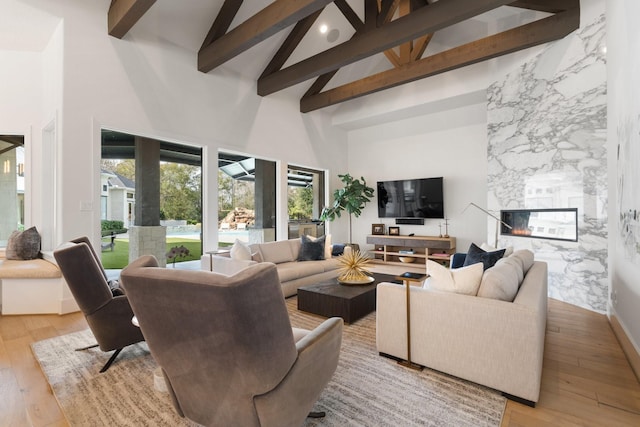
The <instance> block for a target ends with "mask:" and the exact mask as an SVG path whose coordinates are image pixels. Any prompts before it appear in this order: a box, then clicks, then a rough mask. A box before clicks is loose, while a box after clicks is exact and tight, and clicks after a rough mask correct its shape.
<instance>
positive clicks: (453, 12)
mask: <svg viewBox="0 0 640 427" xmlns="http://www.w3.org/2000/svg"><path fill="white" fill-rule="evenodd" d="M508 3H510V0H447V1H438V2H436V3H433V4H431V5H429V6H428V7H423V8H420V9H418V10H416V11H415V12H412V13H411V14H409V15H407V16H402V17H400V18H398V19H396V20H393V21H391V22H389V23H387V24H385V25H383V26H382V27H380V28H376V29H375V30H372V31H367V32H366V33H363V34H362V35H359V36H358V37H354V38H352V39H350V40H348V41H346V42H344V43H342V44H340V45H339V46H336V47H334V48H331V49H328V50H326V51H324V52H321V53H319V54H317V55H314V56H312V57H310V58H308V59H305V60H303V61H300V62H298V63H297V64H294V65H291V66H289V67H287V68H283V69H282V70H279V71H277V72H275V73H273V74H270V75H268V76H265V77H263V78H260V79H258V95H261V96H265V95H269V94H272V93H275V92H278V91H279V90H282V89H286V88H288V87H291V86H294V85H296V84H298V83H300V82H303V81H306V80H308V79H311V78H314V77H317V76H320V75H322V74H324V73H327V72H329V71H333V70H336V69H338V68H341V67H343V66H345V65H349V64H352V63H354V62H357V61H359V60H361V59H364V58H367V57H369V56H372V55H375V54H376V53H380V52H384V51H385V50H386V49H391V48H393V47H395V46H398V45H400V44H402V43H404V42H407V41H410V40H414V39H417V38H419V37H421V36H423V35H425V34H429V33H433V32H436V31H437V30H440V29H442V28H446V27H449V26H451V25H453V24H456V23H458V22H461V21H464V20H466V19H469V18H472V17H474V16H477V15H480V14H481V13H484V12H487V11H489V10H492V9H495V8H497V7H500V6H502V5H505V4H508ZM220 40H222V39H220ZM212 46H213V45H212Z"/></svg>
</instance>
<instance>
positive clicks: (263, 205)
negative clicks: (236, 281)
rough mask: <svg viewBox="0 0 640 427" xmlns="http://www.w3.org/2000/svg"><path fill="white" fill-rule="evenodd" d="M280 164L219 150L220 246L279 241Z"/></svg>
mask: <svg viewBox="0 0 640 427" xmlns="http://www.w3.org/2000/svg"><path fill="white" fill-rule="evenodd" d="M275 218H276V163H275V162H272V161H269V160H264V159H260V158H256V157H251V156H246V155H241V154H233V153H224V152H220V153H218V230H219V233H218V246H230V245H231V244H233V242H235V239H240V240H243V241H251V242H271V241H274V240H276V222H275Z"/></svg>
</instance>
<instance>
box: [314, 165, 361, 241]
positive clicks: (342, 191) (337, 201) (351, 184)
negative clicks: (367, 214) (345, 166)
mask: <svg viewBox="0 0 640 427" xmlns="http://www.w3.org/2000/svg"><path fill="white" fill-rule="evenodd" d="M338 177H339V178H340V180H341V181H342V182H343V183H344V187H343V188H339V189H337V190H335V191H334V192H333V199H334V201H333V206H331V207H330V208H327V207H325V208H324V209H322V213H321V215H320V219H321V220H322V221H333V220H334V219H336V217H338V218H340V215H341V214H342V211H347V212H348V213H349V244H353V236H352V233H351V216H355V217H356V218H357V217H359V216H360V214H361V213H362V209H364V207H365V205H366V204H367V203H369V202H370V201H371V198H372V197H373V188H371V187H368V186H367V182H366V181H365V180H364V178H363V177H360V179H354V178H353V177H351V175H349V174H348V173H347V174H344V175H338Z"/></svg>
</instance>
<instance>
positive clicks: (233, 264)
mask: <svg viewBox="0 0 640 427" xmlns="http://www.w3.org/2000/svg"><path fill="white" fill-rule="evenodd" d="M300 246H301V240H300V239H290V240H281V241H277V242H267V243H255V244H251V245H249V248H250V249H251V259H250V260H244V259H232V257H231V255H230V254H224V255H214V256H212V257H209V255H203V256H202V259H201V266H202V269H205V270H208V269H209V268H210V264H209V262H210V259H212V260H213V271H215V272H218V273H222V274H226V275H232V274H235V273H237V272H238V271H240V270H242V269H244V268H246V267H247V266H249V265H252V264H256V263H258V262H271V263H274V264H275V265H276V268H277V270H278V277H279V278H280V284H281V285H282V293H283V294H284V296H285V297H289V296H292V295H296V294H297V293H298V288H299V287H300V286H306V285H312V284H314V283H318V282H321V281H324V280H329V279H333V278H335V277H338V268H339V264H338V260H337V257H331V258H326V259H323V260H317V261H297V259H298V253H299V252H300ZM346 250H349V249H348V248H346Z"/></svg>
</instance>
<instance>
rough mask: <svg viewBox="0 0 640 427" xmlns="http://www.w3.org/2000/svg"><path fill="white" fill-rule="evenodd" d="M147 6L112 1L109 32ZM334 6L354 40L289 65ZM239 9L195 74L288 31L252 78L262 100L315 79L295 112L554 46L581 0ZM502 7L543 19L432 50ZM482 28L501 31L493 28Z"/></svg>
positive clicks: (395, 1)
mask: <svg viewBox="0 0 640 427" xmlns="http://www.w3.org/2000/svg"><path fill="white" fill-rule="evenodd" d="M154 1H155V0H112V3H111V8H110V10H109V33H110V34H112V35H114V36H118V35H119V37H122V36H124V34H126V32H127V31H128V30H129V29H130V28H131V27H132V26H133V25H134V24H135V22H136V21H138V20H139V19H140V17H141V16H142V15H143V14H144V13H145V12H146V11H147V10H148V9H149V8H150V7H151V5H153V3H154ZM360 1H361V2H363V3H361V4H362V6H363V7H362V9H361V10H360V14H358V13H357V12H356V11H354V9H353V8H352V6H353V5H354V4H356V2H360ZM331 3H333V4H334V5H332V6H331V7H334V6H335V8H337V10H338V11H339V12H338V13H339V14H341V15H342V16H343V17H344V20H345V22H346V23H347V25H350V26H351V27H353V30H355V34H353V36H352V37H351V38H350V39H347V40H346V41H343V42H342V43H340V44H338V45H337V46H334V47H331V48H329V49H326V50H324V51H321V52H319V53H317V52H312V53H311V54H310V55H308V57H307V58H305V59H302V60H299V61H297V62H293V63H291V64H288V61H289V62H292V61H291V57H292V55H293V54H294V52H296V49H299V48H300V45H301V42H302V41H303V39H304V38H305V36H306V35H307V34H308V33H309V31H310V30H311V28H312V27H313V26H314V24H315V23H316V21H317V20H318V18H319V17H320V16H321V14H322V13H323V10H324V9H325V7H327V6H328V5H329V4H331ZM242 5H243V0H224V3H223V4H222V6H221V8H220V9H219V12H218V14H217V17H216V18H215V19H214V21H213V23H212V24H211V26H210V30H209V31H208V34H206V36H204V37H203V42H202V46H201V48H200V50H199V52H198V70H200V71H202V72H205V73H207V72H210V71H212V70H214V69H216V68H217V67H219V66H220V65H222V64H225V63H227V62H228V61H230V60H231V59H233V58H235V57H237V56H239V55H241V54H242V53H243V52H246V51H247V50H248V49H250V48H252V47H254V46H256V45H258V44H259V43H261V42H263V41H264V40H266V39H268V38H270V37H272V36H273V35H275V34H276V33H278V32H280V31H282V30H283V29H285V28H291V29H290V30H289V33H288V36H287V37H286V38H285V39H284V41H283V42H282V44H281V45H280V48H279V49H277V52H276V53H275V55H274V56H273V57H272V59H271V61H270V62H269V63H268V64H267V65H266V67H265V68H264V70H263V72H262V74H261V75H260V76H259V77H258V79H257V80H258V82H257V92H258V94H259V95H261V96H266V95H269V94H272V93H275V92H278V91H281V90H284V89H286V88H289V87H292V86H294V85H297V84H300V83H302V82H306V81H308V80H310V79H314V78H315V79H316V80H315V82H313V83H311V85H310V87H309V89H308V90H307V92H306V93H305V94H304V95H303V96H302V99H301V100H300V111H302V112H309V111H313V110H317V109H320V108H324V107H327V106H330V105H335V104H337V103H340V102H344V101H347V100H350V99H354V98H357V97H361V96H365V95H368V94H371V93H374V92H378V91H381V90H384V89H388V88H392V87H395V86H398V85H402V84H405V83H409V82H412V81H416V80H419V79H423V78H427V77H430V76H433V75H436V74H439V73H443V72H446V71H450V70H454V69H456V68H460V67H464V66H467V65H471V64H474V63H478V62H481V61H485V60H488V59H491V58H495V57H498V56H501V55H506V54H509V53H512V52H516V51H518V50H522V49H526V48H529V47H532V46H536V45H539V44H542V43H547V42H550V41H553V40H558V39H560V38H562V37H565V36H566V35H568V34H569V33H571V32H572V31H574V30H576V29H577V28H578V27H579V25H580V1H579V0H519V1H513V0H335V1H331V0H297V1H290V0H275V1H273V2H272V3H270V4H268V5H267V6H266V7H264V8H263V9H262V10H259V11H257V12H256V13H254V14H253V15H252V16H249V18H247V19H244V20H243V22H239V23H237V24H236V26H235V27H233V28H232V26H233V24H234V20H238V18H237V17H238V12H239V11H240V9H241V6H242ZM505 6H510V7H511V8H512V9H513V10H516V11H517V9H520V10H528V11H534V12H528V13H530V14H531V13H533V14H534V16H535V15H536V14H537V15H542V17H540V18H539V19H537V20H535V21H533V22H529V21H527V22H526V23H524V24H521V25H520V26H516V27H506V28H508V29H506V30H504V31H501V32H500V31H498V32H497V33H496V32H494V33H488V34H484V35H483V36H481V37H477V38H476V39H475V40H473V41H467V40H465V41H464V42H462V43H458V44H457V45H456V44H453V45H452V46H454V47H449V48H448V49H445V50H442V49H440V50H438V49H432V48H430V47H429V45H430V43H431V41H432V39H433V37H434V34H438V32H439V31H443V30H446V29H447V28H449V27H452V26H454V25H457V24H460V23H464V24H465V25H467V22H471V21H470V20H472V19H475V18H477V17H478V16H480V15H483V14H486V13H488V12H491V11H494V10H497V9H501V8H504V7H505ZM185 7H188V6H187V5H185ZM516 8H517V9H516ZM507 9H509V8H507ZM334 10H335V9H334ZM536 17H538V16H536ZM489 27H492V28H500V26H499V25H497V24H496V25H493V26H491V25H490V26H489ZM230 28H231V29H230ZM503 28H504V27H503ZM353 30H351V31H353ZM112 31H114V33H112ZM449 34H450V35H451V34H452V32H451V31H450V32H449ZM343 40H344V39H343ZM434 50H435V52H433V51H434ZM380 53H384V55H385V57H386V58H387V60H388V61H389V65H390V66H391V68H390V69H387V70H386V71H382V72H374V73H373V74H371V75H368V76H363V77H362V78H359V79H357V80H355V81H351V82H349V83H343V82H334V83H332V84H333V86H334V87H332V88H328V89H325V87H326V86H328V84H329V83H330V82H331V81H332V79H334V76H335V75H336V73H338V72H339V71H340V70H341V69H344V68H346V67H353V65H352V64H354V63H356V62H359V61H361V60H363V59H366V58H370V57H373V56H375V55H378V54H380ZM387 68H388V66H387ZM341 75H342V74H341ZM338 80H340V79H338ZM342 80H344V79H342Z"/></svg>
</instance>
